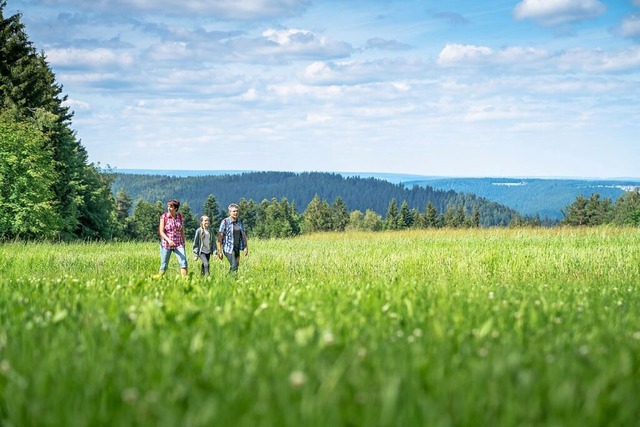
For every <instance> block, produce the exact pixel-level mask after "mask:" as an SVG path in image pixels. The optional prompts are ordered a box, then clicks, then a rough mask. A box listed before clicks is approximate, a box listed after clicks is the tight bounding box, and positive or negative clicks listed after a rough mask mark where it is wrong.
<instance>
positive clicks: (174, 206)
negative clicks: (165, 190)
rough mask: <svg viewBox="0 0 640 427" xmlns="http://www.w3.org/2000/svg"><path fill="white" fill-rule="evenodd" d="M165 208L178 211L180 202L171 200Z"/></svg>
mask: <svg viewBox="0 0 640 427" xmlns="http://www.w3.org/2000/svg"><path fill="white" fill-rule="evenodd" d="M167 208H169V209H170V210H171V209H174V210H175V211H176V212H177V211H178V209H180V201H178V200H176V199H171V200H169V201H168V202H167Z"/></svg>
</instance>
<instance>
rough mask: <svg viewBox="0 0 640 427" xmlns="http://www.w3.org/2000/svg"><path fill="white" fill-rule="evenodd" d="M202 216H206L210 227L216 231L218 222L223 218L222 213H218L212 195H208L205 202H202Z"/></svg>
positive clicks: (218, 208) (217, 206)
mask: <svg viewBox="0 0 640 427" xmlns="http://www.w3.org/2000/svg"><path fill="white" fill-rule="evenodd" d="M202 215H206V216H208V217H209V219H210V220H211V226H212V227H215V228H216V229H217V228H218V227H219V226H220V221H222V219H223V218H224V217H223V216H222V212H220V206H219V205H218V201H217V200H216V198H215V196H214V195H213V194H209V196H208V197H207V200H206V201H205V202H204V208H203V209H202Z"/></svg>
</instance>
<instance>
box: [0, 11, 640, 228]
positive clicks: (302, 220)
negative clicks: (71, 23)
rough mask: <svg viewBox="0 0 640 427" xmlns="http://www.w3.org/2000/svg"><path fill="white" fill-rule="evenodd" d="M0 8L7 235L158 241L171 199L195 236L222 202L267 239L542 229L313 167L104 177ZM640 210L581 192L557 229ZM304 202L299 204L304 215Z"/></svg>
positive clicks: (425, 190)
mask: <svg viewBox="0 0 640 427" xmlns="http://www.w3.org/2000/svg"><path fill="white" fill-rule="evenodd" d="M5 6H6V0H0V58H1V59H2V60H1V61H0V201H1V203H2V209H0V240H8V239H34V240H40V239H50V240H72V239H85V240H94V239H101V240H110V239H141V240H150V239H155V238H157V225H158V221H159V217H160V215H161V214H162V212H164V203H165V202H166V200H169V199H171V198H175V197H177V198H180V199H181V200H182V201H183V205H182V208H181V211H182V214H183V215H184V216H185V219H186V221H187V222H186V225H187V233H189V234H190V233H192V232H193V231H194V230H195V228H196V227H197V226H198V217H199V216H200V215H202V214H206V215H208V216H209V217H211V219H212V224H214V226H217V224H218V223H219V221H220V220H221V218H223V217H224V216H225V215H226V212H225V210H224V209H223V208H221V206H226V205H228V204H229V203H231V202H237V201H238V200H239V204H240V209H241V213H242V218H243V221H244V222H245V225H246V226H247V228H248V229H249V230H250V232H251V233H252V236H253V237H265V238H271V237H289V236H295V235H298V234H301V233H313V232H323V231H342V230H347V229H355V230H373V231H375V230H401V229H406V228H429V227H493V226H536V225H545V224H543V223H541V221H540V220H539V219H538V218H527V217H522V216H521V215H520V214H519V213H518V212H517V211H515V210H513V209H510V208H508V207H506V206H504V205H501V204H498V203H495V202H492V201H490V200H487V199H485V198H482V197H477V196H476V195H474V194H470V193H464V194H463V193H456V192H454V191H442V190H434V189H433V188H431V187H428V186H427V187H420V186H417V185H415V186H413V187H411V188H406V187H404V186H403V185H401V184H398V185H394V184H391V183H389V182H386V181H382V180H379V179H375V178H368V179H364V178H358V177H351V178H344V177H342V176H341V175H339V174H332V173H315V172H310V173H290V172H254V173H245V174H239V175H224V176H204V177H187V178H176V177H168V176H149V175H125V174H118V173H114V172H113V171H109V170H108V171H103V170H102V169H101V168H100V167H99V165H94V164H91V163H89V162H88V155H87V152H86V150H85V148H84V146H83V145H82V143H81V141H80V140H79V139H78V138H77V136H76V133H75V132H74V130H73V129H72V127H71V119H72V117H73V113H72V112H71V111H69V108H68V107H67V106H65V105H64V102H65V101H66V99H67V97H66V96H65V95H63V94H62V86H61V85H59V84H57V83H56V81H55V76H54V74H53V72H52V71H51V69H50V67H49V65H48V63H47V61H46V57H45V55H44V53H38V52H37V51H36V48H35V47H34V46H33V44H32V43H31V42H30V41H29V40H28V36H27V34H26V32H25V28H24V25H23V24H22V23H21V21H20V19H21V16H20V14H19V13H18V14H15V15H13V16H10V17H8V18H5V17H4V14H3V11H4V8H5ZM214 194H215V196H214ZM134 200H135V202H134ZM161 201H162V202H161ZM639 205H640V197H638V192H637V191H635V192H630V193H627V194H625V195H624V196H623V197H620V198H619V199H618V200H617V201H616V202H615V203H614V202H613V201H612V200H611V199H606V198H605V199H600V197H599V195H597V194H594V195H592V196H591V197H590V198H588V199H586V198H584V197H582V196H581V197H579V198H578V199H577V200H576V201H575V202H574V203H572V204H571V205H570V206H568V207H567V210H566V212H563V213H564V215H565V218H564V219H563V221H562V222H563V223H564V224H568V225H600V224H606V223H614V224H632V225H639V223H640V207H639ZM298 206H302V207H304V208H303V211H302V212H301V213H300V212H299V210H298ZM350 209H351V210H350Z"/></svg>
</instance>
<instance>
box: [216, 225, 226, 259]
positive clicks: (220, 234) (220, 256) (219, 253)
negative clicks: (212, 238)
mask: <svg viewBox="0 0 640 427" xmlns="http://www.w3.org/2000/svg"><path fill="white" fill-rule="evenodd" d="M222 237H224V233H222V232H220V231H219V232H218V238H217V239H216V248H217V249H218V258H220V259H222V257H223V251H222Z"/></svg>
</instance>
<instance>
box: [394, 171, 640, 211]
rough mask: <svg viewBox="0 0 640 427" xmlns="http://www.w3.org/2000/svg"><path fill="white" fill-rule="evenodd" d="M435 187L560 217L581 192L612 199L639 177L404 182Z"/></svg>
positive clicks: (472, 179)
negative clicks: (622, 178)
mask: <svg viewBox="0 0 640 427" xmlns="http://www.w3.org/2000/svg"><path fill="white" fill-rule="evenodd" d="M404 184H405V185H406V186H407V187H411V186H413V185H420V186H429V187H432V188H435V189H439V190H443V191H449V190H453V191H456V192H461V193H473V194H476V195H478V196H480V197H485V198H487V199H489V200H492V201H494V202H497V203H500V204H503V205H506V206H509V207H510V208H512V209H515V210H517V211H519V212H520V213H522V214H523V215H529V216H534V215H536V214H537V215H539V216H540V217H541V218H545V217H546V218H550V219H562V217H563V215H562V212H561V211H562V210H564V209H565V208H566V207H567V206H568V205H569V204H571V203H572V202H573V201H575V199H576V197H578V196H579V195H582V196H584V197H587V198H588V197H589V196H591V194H593V193H598V194H600V196H601V197H608V198H610V199H611V200H613V201H614V202H615V200H616V199H617V198H618V197H619V196H620V195H622V194H623V193H624V192H625V190H628V189H631V188H634V187H638V186H640V180H580V179H529V178H527V179H517V178H446V179H444V178H439V179H425V180H412V181H406V182H405V183H404Z"/></svg>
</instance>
